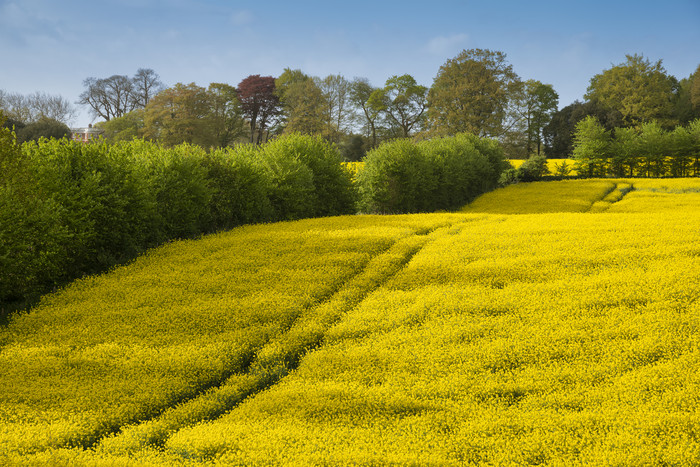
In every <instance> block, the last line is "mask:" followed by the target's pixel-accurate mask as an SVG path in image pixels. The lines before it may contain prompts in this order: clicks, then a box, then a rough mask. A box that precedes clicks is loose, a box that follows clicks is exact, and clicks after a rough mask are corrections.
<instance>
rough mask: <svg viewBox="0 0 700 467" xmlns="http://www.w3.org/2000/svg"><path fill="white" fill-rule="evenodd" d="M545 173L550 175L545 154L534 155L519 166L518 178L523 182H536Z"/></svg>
mask: <svg viewBox="0 0 700 467" xmlns="http://www.w3.org/2000/svg"><path fill="white" fill-rule="evenodd" d="M545 175H549V167H547V158H546V157H544V156H532V157H531V158H529V159H526V160H525V162H523V165H521V166H520V167H518V179H519V180H520V181H521V182H534V181H536V180H540V179H541V178H542V177H544V176H545Z"/></svg>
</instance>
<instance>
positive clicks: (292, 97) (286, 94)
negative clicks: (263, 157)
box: [275, 68, 324, 134]
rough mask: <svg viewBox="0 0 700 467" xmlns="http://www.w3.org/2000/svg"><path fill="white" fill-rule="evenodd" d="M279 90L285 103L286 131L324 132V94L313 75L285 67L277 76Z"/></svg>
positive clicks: (282, 116) (283, 118) (279, 94)
mask: <svg viewBox="0 0 700 467" xmlns="http://www.w3.org/2000/svg"><path fill="white" fill-rule="evenodd" d="M275 90H276V92H277V95H278V96H279V98H280V104H281V107H282V111H281V118H280V120H281V124H282V125H283V126H284V132H286V133H293V132H299V133H305V134H322V133H324V113H323V112H324V110H323V101H324V97H323V93H322V92H321V89H319V87H318V86H317V85H316V83H315V81H314V79H313V78H312V77H311V76H308V75H306V74H305V73H303V72H302V71H301V70H291V69H289V68H285V69H284V72H283V73H282V74H281V75H280V76H279V77H278V78H277V79H276V80H275Z"/></svg>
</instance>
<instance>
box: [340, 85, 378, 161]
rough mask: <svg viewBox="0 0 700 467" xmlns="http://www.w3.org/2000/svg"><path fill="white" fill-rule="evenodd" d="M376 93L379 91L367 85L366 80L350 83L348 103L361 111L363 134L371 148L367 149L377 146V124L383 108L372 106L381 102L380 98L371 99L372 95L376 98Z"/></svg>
mask: <svg viewBox="0 0 700 467" xmlns="http://www.w3.org/2000/svg"><path fill="white" fill-rule="evenodd" d="M377 92H379V89H378V88H375V87H374V86H372V85H371V84H369V80H367V78H355V79H354V80H352V81H351V82H350V93H349V95H348V97H349V99H350V103H351V104H352V105H354V106H355V107H356V108H358V109H359V110H360V111H361V114H362V117H363V121H364V125H363V126H365V128H366V132H365V133H366V134H367V136H368V137H369V138H371V147H370V148H369V149H372V148H375V147H376V146H377V123H378V121H379V117H380V115H381V111H382V107H383V104H382V105H380V106H376V105H373V103H374V102H375V101H378V100H381V98H379V99H377V98H376V97H375V98H374V99H372V96H373V95H375V96H378V94H377ZM380 94H381V93H380Z"/></svg>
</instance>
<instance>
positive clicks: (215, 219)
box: [202, 145, 275, 232]
mask: <svg viewBox="0 0 700 467" xmlns="http://www.w3.org/2000/svg"><path fill="white" fill-rule="evenodd" d="M254 151H255V147H254V146H251V145H244V146H240V147H238V148H235V149H234V148H227V149H217V150H215V151H212V152H210V153H208V154H206V155H205V156H204V159H203V160H202V164H203V166H204V168H205V169H206V171H207V178H208V180H209V183H210V186H211V188H212V189H213V194H212V198H211V201H210V205H209V207H210V212H209V222H208V224H207V231H210V232H213V231H216V230H220V229H230V228H232V227H235V226H238V225H243V224H250V223H255V222H262V221H270V220H273V219H274V218H275V217H274V211H273V208H272V203H271V202H270V191H271V189H272V186H271V181H270V179H269V177H268V176H267V174H266V173H265V172H264V171H263V169H262V167H261V166H260V165H259V164H257V163H256V161H255V158H254V157H251V155H252V153H254Z"/></svg>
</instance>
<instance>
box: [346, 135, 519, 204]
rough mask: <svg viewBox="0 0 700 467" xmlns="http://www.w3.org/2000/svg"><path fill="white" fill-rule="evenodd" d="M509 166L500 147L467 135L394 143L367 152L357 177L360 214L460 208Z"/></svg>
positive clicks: (493, 185)
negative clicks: (418, 141)
mask: <svg viewBox="0 0 700 467" xmlns="http://www.w3.org/2000/svg"><path fill="white" fill-rule="evenodd" d="M507 168H510V164H509V163H508V161H507V160H506V159H505V157H504V155H503V150H502V149H501V146H500V144H499V143H498V142H497V141H495V140H491V139H483V138H478V137H476V136H474V135H470V134H459V135H457V136H454V137H448V138H437V139H432V140H427V141H422V142H420V143H414V142H412V141H410V140H396V141H393V142H390V143H386V144H383V145H381V146H379V147H377V148H376V149H374V150H372V151H371V152H370V153H368V154H367V157H366V158H365V164H364V167H363V169H362V170H361V171H360V172H359V174H358V175H357V183H358V191H359V196H360V200H359V209H360V210H361V211H362V212H379V213H411V212H430V211H436V210H450V209H456V208H459V207H462V206H463V205H465V204H466V203H468V202H470V201H471V200H473V199H474V198H476V197H477V196H479V195H480V194H482V193H484V192H486V191H489V190H492V189H494V188H495V187H496V186H497V185H498V180H499V177H500V175H501V173H502V172H503V171H504V170H505V169H507Z"/></svg>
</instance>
